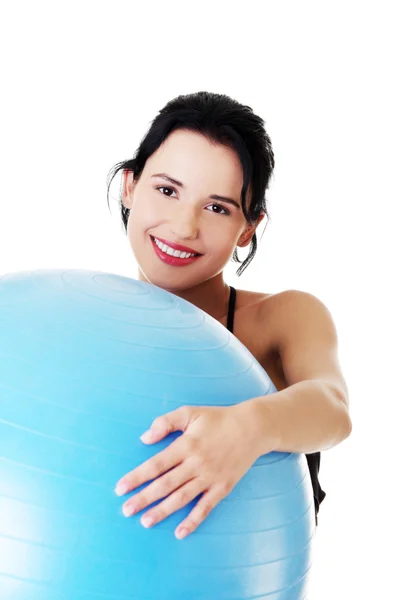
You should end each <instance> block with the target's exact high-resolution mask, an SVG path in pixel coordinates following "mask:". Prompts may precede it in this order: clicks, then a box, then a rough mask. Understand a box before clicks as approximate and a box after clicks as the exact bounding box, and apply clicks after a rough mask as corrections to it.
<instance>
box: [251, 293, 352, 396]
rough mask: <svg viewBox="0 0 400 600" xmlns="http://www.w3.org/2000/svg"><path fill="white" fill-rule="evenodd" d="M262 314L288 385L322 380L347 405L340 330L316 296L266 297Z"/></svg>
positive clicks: (286, 295)
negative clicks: (332, 387) (330, 386)
mask: <svg viewBox="0 0 400 600" xmlns="http://www.w3.org/2000/svg"><path fill="white" fill-rule="evenodd" d="M260 310H261V311H262V315H260V317H261V319H262V321H263V323H268V327H269V330H268V334H267V340H266V343H267V344H269V345H270V346H271V343H273V345H274V347H275V348H276V350H277V352H278V354H279V359H280V363H281V366H282V370H283V373H284V376H285V380H286V382H287V385H289V386H290V385H294V384H295V383H298V382H300V381H305V380H311V379H316V380H320V381H322V380H323V381H325V382H328V383H329V384H330V385H332V386H334V387H335V389H336V390H338V393H339V394H340V395H341V396H343V399H344V400H345V402H346V403H347V404H348V388H347V385H346V382H345V379H344V376H343V373H342V371H341V367H340V364H339V356H338V336H337V330H336V326H335V323H334V320H333V317H332V314H331V312H330V311H329V309H328V307H327V306H326V305H325V304H324V303H323V302H322V301H321V300H320V299H319V298H317V297H316V296H314V295H313V294H311V293H308V292H303V291H301V290H294V289H293V290H285V291H283V292H279V293H276V294H270V295H266V297H265V299H264V300H263V301H262V302H261V303H260Z"/></svg>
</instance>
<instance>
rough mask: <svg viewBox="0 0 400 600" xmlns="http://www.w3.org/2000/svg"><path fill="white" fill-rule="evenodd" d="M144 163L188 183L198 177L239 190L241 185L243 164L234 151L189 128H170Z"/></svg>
mask: <svg viewBox="0 0 400 600" xmlns="http://www.w3.org/2000/svg"><path fill="white" fill-rule="evenodd" d="M147 166H148V170H151V172H156V171H154V169H155V168H158V167H160V168H161V169H162V170H163V171H167V172H168V175H170V176H171V177H175V178H176V179H179V180H180V181H182V180H184V181H187V183H190V181H189V180H191V181H192V182H193V183H194V182H195V180H196V179H197V178H201V180H203V181H204V180H205V179H207V181H208V182H209V183H212V182H215V183H218V184H219V185H220V184H221V181H225V185H227V186H228V187H232V186H234V187H238V186H239V189H240V188H241V186H242V184H243V173H242V166H241V164H240V160H239V158H238V156H237V154H236V152H235V151H234V150H232V149H231V148H228V147H226V146H223V145H222V144H219V143H217V142H213V141H211V140H209V139H207V138H206V137H205V136H204V135H201V134H199V133H195V132H192V131H186V130H176V131H173V132H172V133H171V134H170V135H169V136H168V137H167V139H166V140H165V141H164V142H163V143H162V144H161V146H160V147H159V148H158V149H157V150H156V152H154V154H153V155H152V156H151V157H150V158H149V159H148V161H147V163H146V167H147ZM169 171H171V172H169ZM148 172H149V171H148ZM150 175H151V173H150ZM215 193H217V191H216V190H215Z"/></svg>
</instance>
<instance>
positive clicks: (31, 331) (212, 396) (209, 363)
mask: <svg viewBox="0 0 400 600" xmlns="http://www.w3.org/2000/svg"><path fill="white" fill-rule="evenodd" d="M273 392H276V388H275V387H274V385H273V384H272V382H271V380H270V379H269V377H268V375H267V374H266V372H265V371H264V370H263V368H262V367H261V365H260V364H259V363H258V362H257V361H256V360H255V358H254V357H253V355H252V354H251V353H250V352H249V351H248V350H247V348H246V347H245V346H244V345H243V344H242V343H241V342H239V340H238V339H237V338H235V337H234V336H233V335H232V334H231V333H230V332H229V331H228V330H227V329H226V328H225V327H223V326H222V325H221V324H220V323H218V322H217V321H216V320H215V319H213V318H212V317H210V316H209V315H207V314H206V313H205V312H204V311H202V310H200V309H198V308H197V307H195V306H194V305H193V304H191V303H190V302H187V301H186V300H182V299H181V298H179V297H178V296H175V295H174V294H172V293H169V292H166V291H165V290H163V289H161V288H159V287H157V286H154V285H151V284H149V283H145V282H141V281H137V280H135V279H130V278H127V277H122V276H118V275H114V274H110V273H104V272H98V271H89V270H61V269H59V270H57V269H54V270H50V269H42V270H37V271H32V272H19V273H10V274H6V275H4V276H3V277H1V278H0V598H1V600H130V599H131V600H245V599H250V598H251V599H255V598H257V600H261V599H264V598H265V599H268V600H300V599H303V598H305V597H306V593H307V583H308V574H309V569H310V566H311V548H312V540H313V537H314V534H315V513H314V502H313V492H312V485H311V480H310V476H309V471H308V467H307V461H306V457H305V455H304V454H293V453H280V452H271V453H269V454H267V455H265V456H262V457H260V458H259V459H258V460H257V461H256V462H255V463H254V465H253V466H252V468H251V469H250V470H249V471H248V472H247V473H246V475H245V476H244V477H243V479H241V480H240V481H239V483H238V484H237V485H236V486H235V488H234V489H233V490H232V491H231V493H230V494H229V495H228V496H227V497H226V498H225V499H223V500H222V501H221V502H220V503H219V504H218V505H217V506H216V507H215V509H214V510H213V511H211V513H210V514H209V516H208V517H207V518H206V519H205V521H203V523H202V524H201V525H200V526H199V528H198V529H197V530H195V531H194V532H193V533H192V534H191V535H189V536H188V537H187V538H185V539H183V540H178V539H176V538H175V535H174V531H175V528H176V527H177V526H178V524H179V523H180V522H181V521H182V520H183V519H184V518H185V517H186V516H187V515H188V514H189V512H190V511H191V510H192V508H193V506H194V505H195V503H196V501H197V499H198V498H197V499H195V500H193V502H191V503H190V504H188V505H187V506H185V507H184V508H182V509H181V510H179V511H178V512H176V513H174V514H172V515H170V516H169V517H168V518H167V519H165V520H164V521H161V522H160V523H159V524H157V525H155V526H154V527H153V528H151V529H145V528H144V527H143V526H142V525H141V523H140V517H141V515H142V514H143V511H142V512H141V513H139V514H137V515H135V516H133V517H130V518H126V517H124V516H123V515H122V512H121V507H122V503H123V499H122V498H120V497H118V496H116V495H115V492H114V489H115V484H116V482H117V481H118V479H119V478H120V477H122V476H123V475H124V474H126V473H127V472H128V471H130V470H132V469H133V468H135V467H136V466H138V465H139V464H141V463H142V462H144V461H145V460H146V459H148V458H149V457H151V456H153V455H154V454H156V453H158V452H159V451H160V450H162V449H163V448H165V447H166V446H167V445H168V444H170V443H171V441H172V440H173V439H175V438H176V437H177V436H178V435H182V434H181V433H180V432H178V433H176V432H175V433H174V434H171V435H170V436H168V437H167V438H166V439H164V440H162V441H161V442H159V443H157V444H154V445H150V446H147V445H145V444H143V443H142V442H141V441H140V439H139V436H140V435H141V434H142V433H143V432H144V431H145V430H146V429H147V428H148V427H149V426H150V424H151V422H152V421H153V419H155V418H156V417H157V416H159V415H161V414H164V413H166V412H169V411H171V410H174V409H175V408H177V407H179V406H181V405H188V404H190V405H231V404H235V403H238V402H241V401H244V400H247V399H249V398H253V397H256V396H260V395H264V394H269V393H273ZM145 485H148V483H146V484H145ZM142 487H143V486H142ZM139 489H140V488H139ZM137 491H138V490H135V492H134V493H137ZM155 504H157V503H155Z"/></svg>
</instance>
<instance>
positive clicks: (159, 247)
mask: <svg viewBox="0 0 400 600" xmlns="http://www.w3.org/2000/svg"><path fill="white" fill-rule="evenodd" d="M150 239H151V242H152V246H153V248H154V251H155V253H156V255H157V256H158V258H160V259H161V260H162V262H164V263H165V264H168V265H171V266H174V267H178V266H180V267H182V266H185V265H189V264H191V263H192V262H194V261H195V260H197V259H198V258H199V257H200V256H202V254H198V253H197V252H192V253H189V252H179V251H177V250H174V249H173V248H169V246H167V245H166V244H162V243H161V242H160V241H159V240H158V239H157V238H155V237H154V236H152V235H150Z"/></svg>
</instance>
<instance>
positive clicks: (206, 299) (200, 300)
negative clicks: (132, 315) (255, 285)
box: [138, 269, 230, 321]
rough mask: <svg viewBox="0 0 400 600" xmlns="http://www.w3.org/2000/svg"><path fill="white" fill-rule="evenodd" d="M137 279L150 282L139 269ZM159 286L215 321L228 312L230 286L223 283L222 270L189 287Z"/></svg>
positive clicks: (222, 317)
mask: <svg viewBox="0 0 400 600" xmlns="http://www.w3.org/2000/svg"><path fill="white" fill-rule="evenodd" d="M138 279H139V281H146V282H147V283H152V282H151V281H149V280H148V279H147V278H146V276H145V275H144V274H143V273H142V271H141V270H140V269H138ZM156 285H158V284H156ZM160 287H162V288H163V289H164V290H165V291H167V292H171V293H172V294H175V296H179V298H183V299H184V300H187V301H188V302H190V303H191V304H194V305H195V306H197V308H200V309H201V310H203V311H204V312H206V313H207V314H208V315H210V316H211V317H213V318H214V319H216V320H217V321H221V320H222V319H224V318H225V317H226V316H227V314H228V301H229V295H230V288H229V285H228V284H227V283H225V281H224V279H223V275H222V272H221V273H218V275H216V276H215V277H212V278H211V279H207V281H202V282H201V283H198V284H197V285H194V286H192V287H190V288H177V289H176V288H170V287H165V286H160Z"/></svg>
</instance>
